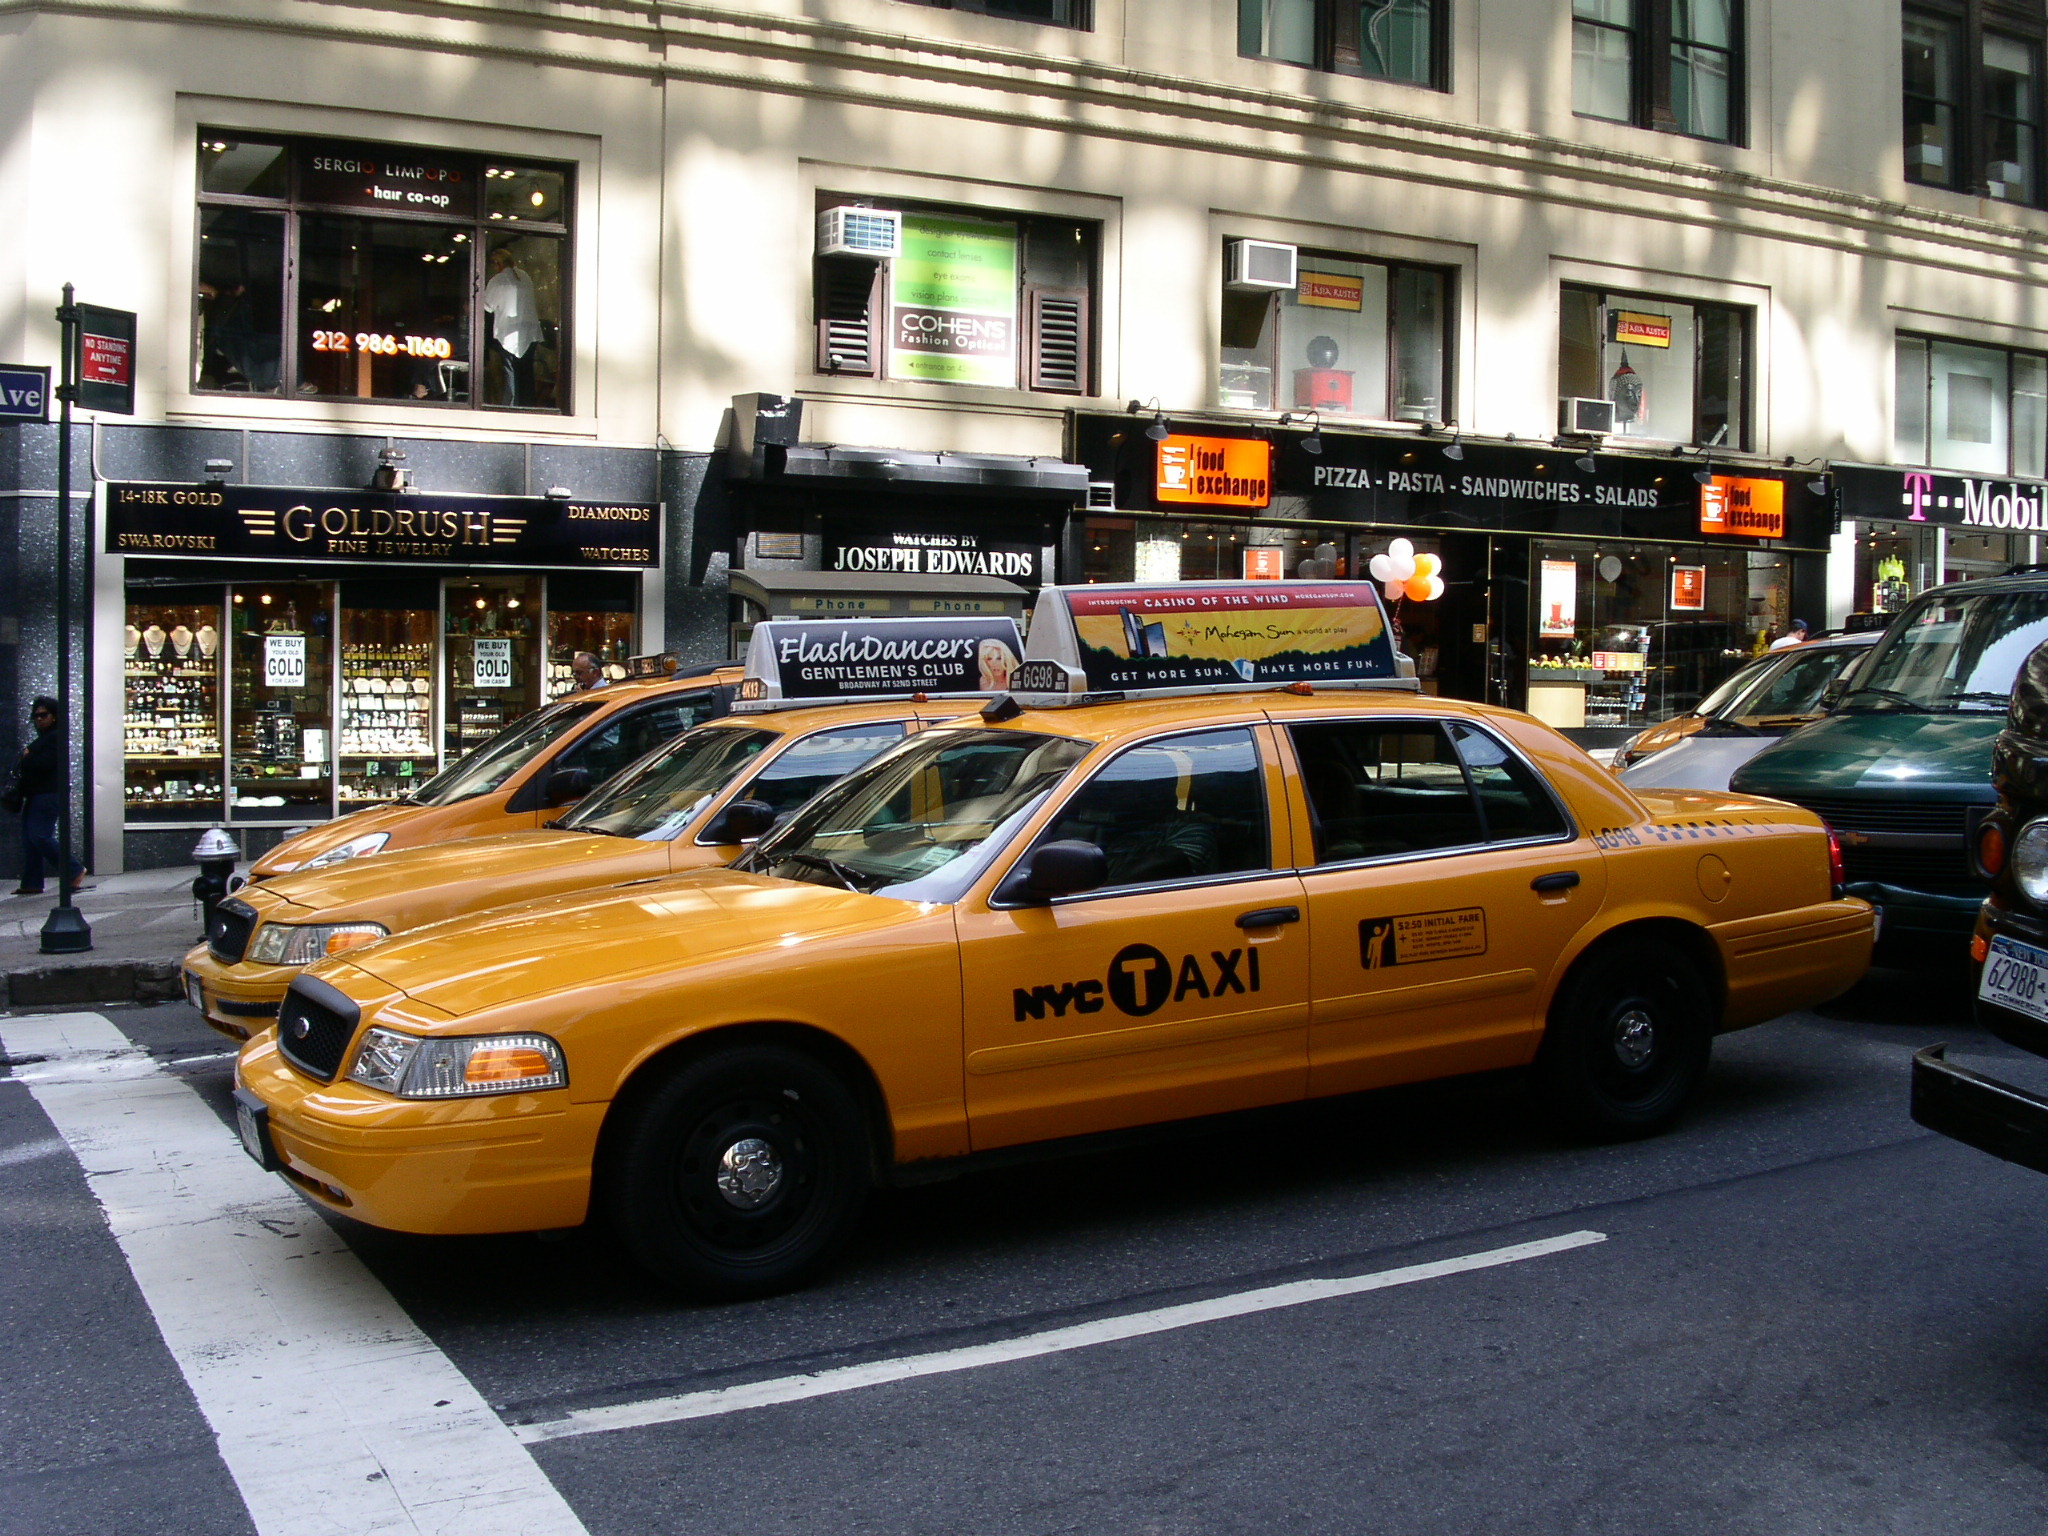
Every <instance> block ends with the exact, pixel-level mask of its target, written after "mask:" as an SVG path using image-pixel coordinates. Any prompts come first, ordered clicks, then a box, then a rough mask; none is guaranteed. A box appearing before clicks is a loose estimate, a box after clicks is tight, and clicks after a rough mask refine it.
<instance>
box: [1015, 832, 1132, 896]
mask: <svg viewBox="0 0 2048 1536" xmlns="http://www.w3.org/2000/svg"><path fill="white" fill-rule="evenodd" d="M1108 883H1109V855H1108V854H1106V853H1104V852H1103V851H1102V850H1101V849H1100V848H1098V847H1096V846H1095V844H1093V843H1084V842H1082V841H1080V840H1079V839H1077V838H1067V839H1062V840H1061V841H1059V842H1056V843H1040V844H1039V845H1038V846H1037V847H1036V848H1034V849H1032V850H1031V851H1030V852H1029V853H1027V854H1026V855H1024V857H1023V859H1022V860H1021V861H1020V862H1019V863H1018V865H1017V867H1016V868H1015V869H1013V870H1011V871H1010V873H1009V875H1008V877H1007V878H1006V879H1005V880H1004V881H1003V883H1002V884H1001V885H1000V886H998V887H997V888H996V893H995V894H996V900H997V901H1000V902H1007V903H1011V904H1014V905H1025V904H1034V905H1035V904H1037V903H1039V902H1046V901H1051V900H1052V899H1053V898H1054V897H1055V896H1074V895H1078V894H1079V893H1080V892H1082V891H1092V890H1094V889H1096V888H1097V887H1098V886H1103V885H1107V884H1108Z"/></svg>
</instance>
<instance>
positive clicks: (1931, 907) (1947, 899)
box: [1842, 880, 1984, 960]
mask: <svg viewBox="0 0 2048 1536" xmlns="http://www.w3.org/2000/svg"><path fill="white" fill-rule="evenodd" d="M1842 892H1843V894H1844V895H1847V896H1860V897H1862V898H1863V899H1864V900H1865V901H1867V902H1869V903H1870V904H1871V905H1872V906H1873V907H1876V908H1877V909H1878V910H1879V911H1881V912H1882V913H1884V923H1883V927H1882V930H1881V932H1880V935H1879V938H1878V945H1877V948H1878V956H1879V958H1880V960H1888V959H1912V958H1919V957H1925V958H1929V959H1953V960H1960V959H1961V958H1963V956H1964V955H1965V954H1967V953H1968V952H1969V951H1968V948H1967V945H1968V941H1969V937H1970V933H1971V930H1972V929H1974V928H1975V927H1976V925H1977V909H1978V907H1980V906H1982V905H1983V902H1984V898H1983V896H1982V894H1980V893H1977V892H1971V893H1969V894H1967V895H1955V894H1949V893H1946V892H1941V891H1915V890H1908V889H1907V888H1906V887H1905V886H1902V885H1884V884H1881V883H1880V882H1878V881H1875V880H1858V881H1854V882H1852V883H1851V884H1849V885H1845V886H1843V887H1842Z"/></svg>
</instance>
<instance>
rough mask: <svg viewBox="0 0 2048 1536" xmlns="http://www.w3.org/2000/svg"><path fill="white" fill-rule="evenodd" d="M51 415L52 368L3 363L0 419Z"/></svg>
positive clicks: (0, 366)
mask: <svg viewBox="0 0 2048 1536" xmlns="http://www.w3.org/2000/svg"><path fill="white" fill-rule="evenodd" d="M49 419H50V370H49V369H47V368H23V367H19V366H17V365H15V364H13V363H6V364H0V421H48V420H49Z"/></svg>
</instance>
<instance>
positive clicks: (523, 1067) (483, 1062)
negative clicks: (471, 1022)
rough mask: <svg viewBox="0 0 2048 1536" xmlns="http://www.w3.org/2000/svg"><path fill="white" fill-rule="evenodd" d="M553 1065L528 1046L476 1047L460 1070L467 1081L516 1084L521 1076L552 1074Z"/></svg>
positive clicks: (542, 1053) (545, 1056) (541, 1054)
mask: <svg viewBox="0 0 2048 1536" xmlns="http://www.w3.org/2000/svg"><path fill="white" fill-rule="evenodd" d="M554 1075H555V1064H554V1063H553V1062H552V1061H550V1060H548V1058H547V1055H546V1053H545V1052H543V1051H539V1050H536V1049H535V1048H534V1047H532V1046H530V1045H487V1046H479V1047H478V1048H477V1049H476V1050H474V1051H471V1052H470V1054H469V1062H468V1064H467V1065H466V1066H465V1067H464V1068H463V1069H462V1080H463V1081H464V1082H466V1083H516V1082H518V1081H519V1080H520V1079H522V1078H529V1077H553V1076H554Z"/></svg>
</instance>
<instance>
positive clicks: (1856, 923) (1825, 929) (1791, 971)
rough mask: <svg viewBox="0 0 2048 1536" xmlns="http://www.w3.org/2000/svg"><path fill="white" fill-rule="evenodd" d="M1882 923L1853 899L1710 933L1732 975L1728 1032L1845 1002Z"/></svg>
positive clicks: (1726, 1017)
mask: <svg viewBox="0 0 2048 1536" xmlns="http://www.w3.org/2000/svg"><path fill="white" fill-rule="evenodd" d="M1875 923H1876V918H1875V914H1874V913H1873V912H1872V911H1871V909H1870V907H1869V906H1868V905H1867V904H1866V903H1864V902H1861V901H1857V900H1855V899H1853V898H1848V899H1843V900H1837V901H1827V902H1821V903H1818V904H1816V905H1814V906H1810V907H1800V908H1796V909H1794V910H1791V911H1787V912H1772V913H1769V914H1767V915H1765V916H1763V917H1752V918H1744V919H1741V920H1740V921H1737V922H1732V923H1724V924H1721V925H1719V926H1717V927H1714V928H1710V929H1709V930H1708V932H1710V933H1711V934H1712V935H1713V937H1714V941H1715V943H1716V944H1717V945H1718V946H1719V947H1720V951H1721V965H1722V969H1723V971H1724V972H1725V974H1726V975H1727V978H1728V999H1727V1006H1726V1009H1725V1010H1724V1014H1723V1019H1722V1029H1723V1030H1724V1031H1725V1030H1730V1029H1742V1028H1744V1027H1745V1026H1747V1025H1750V1024H1761V1023H1762V1022H1763V1021H1764V1020H1766V1019H1775V1018H1777V1017H1778V1016H1779V1015H1780V1014H1785V1013H1790V1012H1792V1011H1793V1010H1794V1009H1797V1008H1810V1007H1812V1006H1813V1005H1814V1004H1816V1003H1824V1002H1826V1001H1827V1000H1828V999H1829V998H1831V997H1839V996H1840V995H1841V994H1842V993H1844V992H1846V991H1848V990H1849V988H1851V987H1853V986H1854V985H1856V983H1857V982H1859V981H1861V980H1862V979H1863V973H1864V972H1865V971H1867V970H1868V969H1869V968H1870V946H1871V940H1872V937H1873V933H1874V928H1875Z"/></svg>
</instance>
